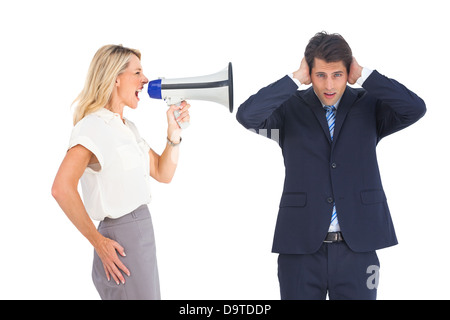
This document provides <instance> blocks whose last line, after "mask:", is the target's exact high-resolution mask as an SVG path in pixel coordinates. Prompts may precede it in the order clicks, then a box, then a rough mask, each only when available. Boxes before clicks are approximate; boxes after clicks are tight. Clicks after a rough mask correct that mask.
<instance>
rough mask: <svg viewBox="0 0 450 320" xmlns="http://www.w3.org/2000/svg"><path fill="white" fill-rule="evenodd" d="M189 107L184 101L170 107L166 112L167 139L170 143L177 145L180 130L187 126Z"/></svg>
mask: <svg viewBox="0 0 450 320" xmlns="http://www.w3.org/2000/svg"><path fill="white" fill-rule="evenodd" d="M190 107H191V105H190V104H188V103H187V102H186V101H181V102H180V103H177V104H172V105H170V107H169V109H168V110H167V113H166V114H167V123H168V127H167V137H168V138H169V139H170V141H172V142H174V143H177V142H179V141H180V136H181V129H186V128H187V126H188V125H189V120H190V115H189V108H190Z"/></svg>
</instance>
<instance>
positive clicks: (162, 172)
mask: <svg viewBox="0 0 450 320" xmlns="http://www.w3.org/2000/svg"><path fill="white" fill-rule="evenodd" d="M190 107H191V106H190V105H189V104H187V103H186V101H183V102H182V103H181V104H180V106H175V105H172V106H170V108H169V110H167V121H168V129H167V139H168V140H170V141H171V142H172V143H173V144H175V145H172V144H170V143H169V141H168V142H167V144H166V148H165V149H164V151H163V153H162V154H161V155H158V154H157V153H156V152H155V151H153V150H152V149H150V151H149V155H150V175H151V176H152V177H153V178H154V179H155V180H157V181H159V182H163V183H170V182H171V181H172V178H173V176H174V174H175V170H176V168H177V165H178V156H179V152H180V151H179V147H178V144H179V143H180V142H181V136H180V135H181V128H180V127H179V126H178V123H177V121H176V120H178V121H181V122H188V121H189V119H190V117H189V108H190ZM175 110H179V111H180V116H179V117H178V118H177V119H175V117H174V115H173V112H174V111H175Z"/></svg>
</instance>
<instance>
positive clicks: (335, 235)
mask: <svg viewBox="0 0 450 320" xmlns="http://www.w3.org/2000/svg"><path fill="white" fill-rule="evenodd" d="M341 241H344V238H343V237H342V233H341V232H328V233H327V236H326V237H325V240H323V242H325V243H333V242H341Z"/></svg>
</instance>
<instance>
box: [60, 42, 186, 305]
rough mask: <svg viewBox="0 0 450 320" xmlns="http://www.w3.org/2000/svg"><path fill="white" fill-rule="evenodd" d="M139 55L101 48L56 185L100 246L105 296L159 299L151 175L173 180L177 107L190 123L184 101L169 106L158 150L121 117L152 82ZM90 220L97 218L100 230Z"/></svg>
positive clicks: (95, 274)
mask: <svg viewBox="0 0 450 320" xmlns="http://www.w3.org/2000/svg"><path fill="white" fill-rule="evenodd" d="M140 59H141V54H140V52H139V51H137V50H134V49H129V48H125V47H123V46H121V45H118V46H116V45H108V46H104V47H102V48H100V49H99V50H98V51H97V53H96V54H95V56H94V58H93V60H92V62H91V65H90V68H89V71H88V76H87V79H86V83H85V86H84V89H83V91H82V92H81V93H80V95H79V96H78V98H77V99H76V102H77V107H76V110H75V113H74V128H73V131H72V135H71V137H70V143H69V148H68V151H67V153H66V156H65V158H64V160H63V161H62V164H61V166H60V168H59V170H58V173H57V174H56V177H55V181H54V183H53V187H52V195H53V197H54V198H55V199H56V201H57V202H58V204H59V205H60V207H61V208H62V210H63V211H64V212H65V214H66V215H67V217H68V218H69V219H70V220H71V221H72V223H73V224H74V225H75V226H76V227H77V228H78V230H79V231H80V232H81V233H82V234H83V235H84V236H85V237H86V238H87V240H89V242H90V243H91V244H92V245H93V247H94V249H95V250H94V262H93V270H92V278H93V281H94V284H95V286H96V288H97V290H98V292H99V294H100V297H101V298H102V299H160V290H159V277H158V268H157V262H156V251H155V239H154V233H153V226H152V221H151V217H150V213H149V210H148V207H147V204H148V203H149V201H150V198H151V195H150V189H149V179H150V177H152V178H154V179H155V180H157V181H159V182H163V183H169V182H170V181H171V180H172V177H173V176H174V173H175V169H176V167H177V162H178V153H179V148H178V145H179V144H180V142H181V136H180V134H181V129H180V127H179V126H178V124H177V121H176V119H175V118H174V115H173V112H174V110H179V111H180V113H181V115H180V117H179V118H178V121H181V122H185V121H186V122H187V121H189V107H190V106H189V104H187V103H186V102H183V103H182V104H181V105H180V106H174V105H173V106H171V107H170V108H169V110H168V111H167V121H168V129H167V145H166V148H165V150H164V152H163V153H162V154H161V155H158V154H157V153H155V152H154V151H153V150H152V149H151V148H150V147H149V146H148V144H147V143H146V142H145V140H144V139H142V138H141V137H140V135H139V132H138V130H137V128H136V126H135V125H134V124H133V123H132V122H131V121H129V120H127V119H126V118H124V117H123V110H124V107H125V106H127V107H129V108H131V109H136V108H137V105H138V102H139V94H140V92H141V91H142V89H143V87H144V85H145V84H146V83H148V79H147V78H146V77H145V76H144V73H143V70H142V66H141V62H140ZM79 181H81V186H82V191H83V201H82V200H81V197H80V195H79V193H78V191H77V186H78V182H79ZM92 220H98V221H100V223H99V226H98V229H97V228H96V227H95V225H94V223H93V221H92ZM111 280H112V281H111Z"/></svg>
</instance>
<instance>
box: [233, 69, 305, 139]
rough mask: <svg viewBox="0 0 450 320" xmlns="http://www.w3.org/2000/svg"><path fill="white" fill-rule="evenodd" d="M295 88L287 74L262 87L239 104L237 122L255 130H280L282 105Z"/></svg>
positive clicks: (282, 113)
mask: <svg viewBox="0 0 450 320" xmlns="http://www.w3.org/2000/svg"><path fill="white" fill-rule="evenodd" d="M297 89H298V86H297V85H296V84H295V82H294V81H292V79H291V78H290V77H289V76H285V77H283V78H281V79H280V80H278V81H276V82H274V83H272V84H270V85H269V86H267V87H265V88H262V89H261V90H259V91H258V92H257V93H256V94H254V95H252V96H251V97H250V98H248V99H247V101H245V102H244V103H243V104H241V106H240V107H239V109H238V111H237V113H236V118H237V120H238V122H239V123H240V124H242V125H243V126H244V127H245V128H247V129H251V130H255V131H256V132H259V130H260V129H268V131H270V129H280V130H282V128H283V123H284V110H283V108H282V105H283V104H284V102H286V101H287V100H288V99H289V98H290V97H292V96H293V95H294V94H295V92H296V91H297ZM269 138H270V137H269Z"/></svg>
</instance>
